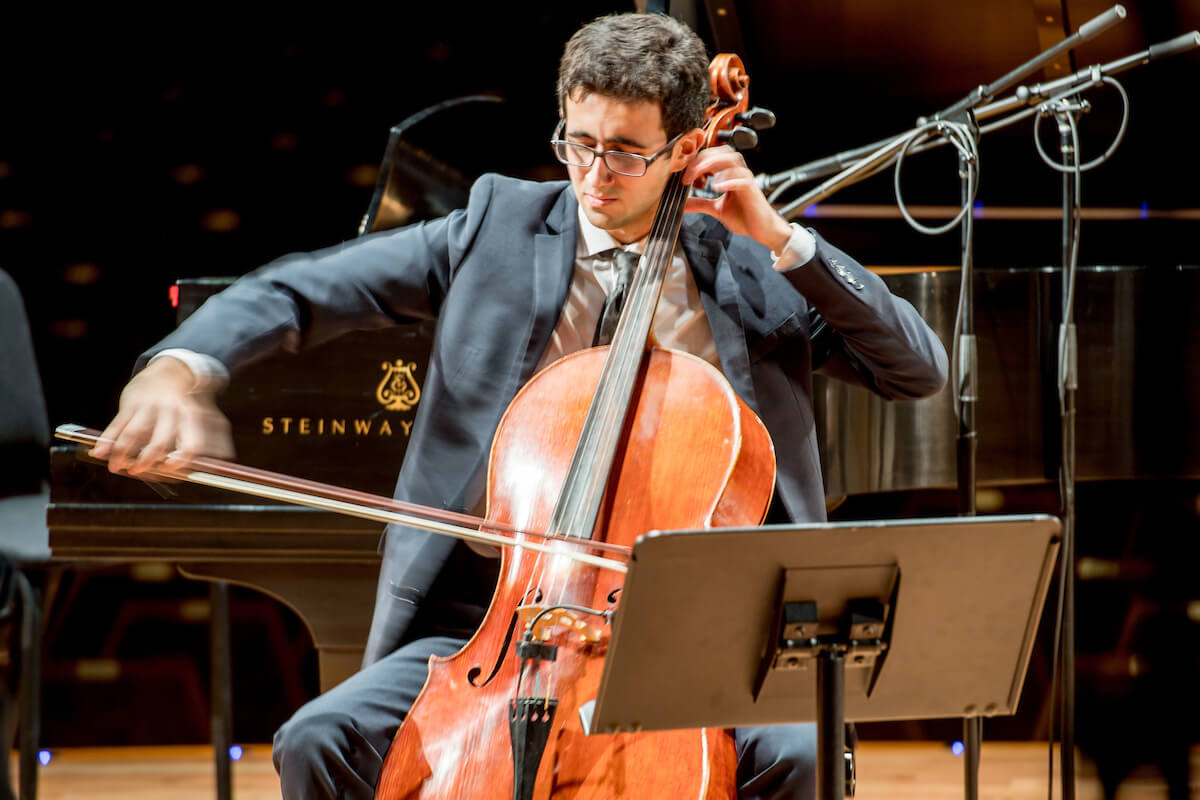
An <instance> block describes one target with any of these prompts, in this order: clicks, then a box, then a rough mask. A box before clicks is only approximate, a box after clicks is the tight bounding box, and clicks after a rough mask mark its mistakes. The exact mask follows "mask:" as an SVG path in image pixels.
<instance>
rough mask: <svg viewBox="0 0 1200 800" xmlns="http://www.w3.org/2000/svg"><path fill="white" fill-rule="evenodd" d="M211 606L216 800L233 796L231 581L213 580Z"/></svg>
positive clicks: (210, 589)
mask: <svg viewBox="0 0 1200 800" xmlns="http://www.w3.org/2000/svg"><path fill="white" fill-rule="evenodd" d="M209 600H210V602H211V605H212V619H211V628H210V630H211V653H212V656H211V657H212V742H213V758H214V760H215V761H216V767H217V800H231V798H232V797H233V775H232V771H231V768H230V757H229V748H230V746H231V745H232V744H233V690H232V681H233V666H232V659H231V658H230V654H229V584H227V583H223V582H221V581H214V582H213V583H212V584H211V585H210V588H209Z"/></svg>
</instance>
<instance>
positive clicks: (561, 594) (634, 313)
mask: <svg viewBox="0 0 1200 800" xmlns="http://www.w3.org/2000/svg"><path fill="white" fill-rule="evenodd" d="M689 192H690V187H687V186H685V185H684V184H683V181H682V170H680V171H677V172H675V173H672V174H671V176H670V177H669V179H668V181H667V185H666V187H665V189H664V192H663V196H662V199H661V200H660V202H659V210H658V213H656V214H655V217H654V220H653V222H652V223H651V228H650V232H649V235H648V237H647V240H646V246H645V247H644V249H643V253H642V258H641V259H640V260H639V265H638V266H639V269H637V270H636V272H635V273H634V277H633V280H632V281H631V283H630V289H629V296H628V300H627V302H626V305H625V311H624V313H622V314H621V317H620V320H619V321H618V324H617V329H616V331H615V332H614V336H613V340H612V343H611V345H610V350H609V359H610V360H614V359H616V360H618V363H619V364H620V366H621V368H620V369H619V370H618V371H617V374H619V375H620V374H626V375H628V374H630V373H632V377H633V378H636V374H637V369H636V367H637V366H640V362H641V359H642V358H644V356H645V353H646V342H645V341H629V337H631V336H633V335H634V334H635V333H640V331H641V330H642V328H643V326H645V327H646V328H647V329H649V328H650V326H651V325H652V322H653V315H654V313H655V311H656V307H657V302H658V295H659V294H661V290H662V284H663V282H664V280H665V277H666V273H667V270H668V268H669V266H670V263H671V260H672V258H673V255H674V250H675V240H676V238H677V237H678V232H679V227H680V224H681V223H682V218H683V206H684V204H685V203H686V201H687V196H688V194H689ZM639 315H640V316H641V317H642V319H638V316H639ZM645 317H649V319H648V320H647V319H645ZM639 323H640V324H639ZM647 336H649V330H648V331H647ZM639 338H641V337H639ZM615 383H616V381H609V382H607V383H605V382H604V377H603V375H602V377H601V385H600V386H598V387H597V395H600V396H602V397H603V398H604V403H605V406H608V405H611V404H612V402H613V399H612V395H614V394H619V393H620V392H622V391H624V392H626V393H630V392H632V389H628V388H625V387H623V386H615V385H613V384H615ZM600 435H601V434H600V433H599V432H595V431H593V430H591V429H585V431H584V432H583V434H582V436H583V437H588V436H600ZM612 472H613V471H612V470H610V474H609V475H608V476H607V478H608V480H606V481H605V486H606V485H607V483H608V482H609V481H611V480H612V479H613V474H612ZM562 533H564V534H566V535H568V536H579V537H581V538H582V537H587V538H591V537H593V536H594V534H595V532H594V531H583V530H575V531H572V530H567V531H562ZM540 558H541V557H540V556H539V559H540ZM551 559H552V556H548V557H547V559H546V560H547V561H549V560H551ZM554 574H555V576H556V578H555V580H554V582H553V583H552V585H551V587H549V588H550V590H551V592H552V594H553V596H554V604H555V605H562V604H564V603H566V601H567V599H568V598H567V591H568V581H567V580H566V579H565V576H563V573H562V571H561V570H557V569H556V570H554ZM578 600H580V601H581V602H582V601H583V600H584V598H578ZM552 674H553V673H552V672H551V675H552ZM550 679H551V678H550V677H549V676H548V677H547V681H549V680H550Z"/></svg>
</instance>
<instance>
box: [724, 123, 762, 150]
mask: <svg viewBox="0 0 1200 800" xmlns="http://www.w3.org/2000/svg"><path fill="white" fill-rule="evenodd" d="M717 139H718V140H720V141H722V142H724V143H725V144H731V145H733V149H734V150H749V149H751V148H754V147H758V134H757V133H755V132H754V131H752V130H750V129H749V128H745V127H742V126H741V125H738V126H737V127H736V128H734V129H733V130H728V131H721V132H720V133H718V134H717Z"/></svg>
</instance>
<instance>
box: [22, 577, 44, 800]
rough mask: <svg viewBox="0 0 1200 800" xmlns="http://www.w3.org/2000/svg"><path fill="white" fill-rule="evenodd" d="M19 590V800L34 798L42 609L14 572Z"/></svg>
mask: <svg viewBox="0 0 1200 800" xmlns="http://www.w3.org/2000/svg"><path fill="white" fill-rule="evenodd" d="M17 589H18V591H20V593H21V605H22V607H23V611H22V614H21V690H20V697H21V699H20V708H21V710H20V716H21V722H20V731H21V734H20V736H21V755H20V771H21V779H20V786H19V788H18V791H19V792H20V798H21V800H36V798H37V779H38V773H37V770H38V762H37V752H38V741H39V740H40V739H41V730H40V728H41V719H42V715H41V699H42V608H41V605H40V603H41V598H40V597H39V593H38V592H37V591H36V590H35V589H34V588H33V587H32V586H30V584H29V581H28V580H27V579H26V578H25V576H24V575H22V574H20V573H19V572H18V573H17Z"/></svg>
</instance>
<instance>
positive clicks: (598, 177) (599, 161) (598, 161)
mask: <svg viewBox="0 0 1200 800" xmlns="http://www.w3.org/2000/svg"><path fill="white" fill-rule="evenodd" d="M580 169H582V170H583V174H584V175H587V174H588V173H593V175H592V182H593V183H609V182H610V181H611V180H612V178H613V175H615V174H616V173H615V172H613V171H612V170H611V169H609V168H608V164H607V163H606V162H605V161H604V159H603V158H601V157H600V156H596V158H595V160H593V161H592V164H591V166H589V167H580Z"/></svg>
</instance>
